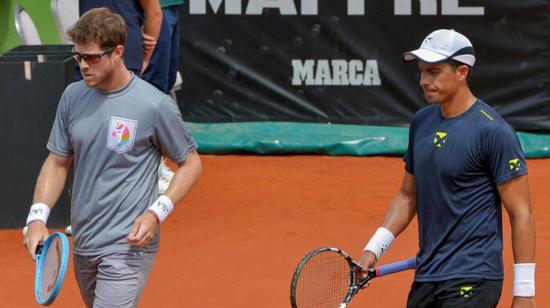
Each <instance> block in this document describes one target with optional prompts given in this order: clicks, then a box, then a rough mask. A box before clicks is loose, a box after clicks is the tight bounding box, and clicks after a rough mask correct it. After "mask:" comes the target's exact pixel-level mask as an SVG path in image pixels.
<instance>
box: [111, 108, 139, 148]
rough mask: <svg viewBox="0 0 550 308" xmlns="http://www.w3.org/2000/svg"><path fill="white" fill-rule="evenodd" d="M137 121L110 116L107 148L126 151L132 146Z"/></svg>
mask: <svg viewBox="0 0 550 308" xmlns="http://www.w3.org/2000/svg"><path fill="white" fill-rule="evenodd" d="M137 125H138V121H136V120H130V119H125V118H119V117H114V116H111V120H110V122H109V135H108V136H107V148H108V149H111V150H113V151H115V152H118V153H126V152H128V151H131V150H132V148H133V147H134V140H135V138H136V131H137Z"/></svg>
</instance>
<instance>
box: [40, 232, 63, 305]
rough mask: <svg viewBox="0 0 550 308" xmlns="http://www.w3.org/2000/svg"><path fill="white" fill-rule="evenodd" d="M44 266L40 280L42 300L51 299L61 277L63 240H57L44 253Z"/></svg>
mask: <svg viewBox="0 0 550 308" xmlns="http://www.w3.org/2000/svg"><path fill="white" fill-rule="evenodd" d="M43 254H45V256H44V258H45V259H44V264H43V265H42V273H41V280H40V294H41V296H42V298H49V297H50V295H51V294H52V292H53V290H54V286H55V282H56V281H57V277H58V276H59V270H60V267H61V239H60V238H55V239H54V240H53V241H52V242H51V244H50V247H49V249H48V250H47V251H44V252H43Z"/></svg>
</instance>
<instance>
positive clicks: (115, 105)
mask: <svg viewBox="0 0 550 308" xmlns="http://www.w3.org/2000/svg"><path fill="white" fill-rule="evenodd" d="M69 35H70V36H71V39H72V40H73V41H74V42H75V47H74V52H73V54H74V57H75V59H76V61H77V62H78V64H79V66H80V71H81V73H82V76H83V78H84V79H83V80H82V81H79V82H75V83H73V84H71V85H69V86H68V87H67V89H66V90H65V92H64V93H63V95H62V97H61V100H60V102H59V106H58V110H57V114H56V118H55V121H54V124H53V128H52V131H51V134H50V138H49V140H48V144H47V148H48V150H49V151H50V154H49V156H48V157H47V158H46V161H45V162H44V164H43V166H42V169H41V171H40V174H39V176H38V180H37V183H36V189H35V193H34V198H33V203H34V204H33V205H32V206H31V210H30V213H29V216H28V218H27V226H28V232H27V234H26V236H25V239H24V243H25V246H26V247H27V249H28V251H29V253H30V255H31V256H32V257H33V258H34V257H35V255H34V254H35V250H36V246H37V244H38V242H39V241H41V240H45V239H46V237H47V235H48V230H47V228H46V222H47V219H48V215H49V212H50V209H51V208H52V207H53V206H54V205H55V203H56V201H57V199H58V198H59V196H60V194H61V192H62V190H63V187H64V186H65V180H66V178H67V172H68V169H69V167H70V164H71V163H72V162H73V160H74V172H75V176H74V183H73V195H72V200H71V225H72V229H73V230H72V231H73V235H74V249H73V252H74V258H73V260H74V266H75V275H76V279H77V282H78V285H79V288H80V292H81V295H82V298H83V300H84V302H85V304H86V305H87V306H88V307H136V306H137V304H138V301H139V298H140V296H141V294H142V292H143V288H144V286H145V282H146V280H147V278H148V275H149V272H150V270H151V268H152V266H153V263H154V260H155V256H156V252H157V250H158V248H159V236H160V232H159V231H160V227H159V226H160V223H161V222H162V221H164V220H165V219H166V217H167V216H168V214H170V212H171V211H172V210H173V208H174V204H176V203H177V202H178V201H180V200H181V199H182V198H183V197H184V196H185V195H186V194H187V193H188V192H189V191H190V189H191V187H192V186H193V184H194V183H195V182H196V180H197V178H198V177H199V174H200V172H201V163H200V159H199V155H198V154H197V152H196V147H197V145H196V143H195V142H194V140H193V138H192V137H191V135H190V133H189V132H188V131H187V130H186V128H185V127H184V124H183V120H182V118H181V114H180V112H179V110H178V108H177V106H176V105H175V104H174V103H173V102H172V101H171V99H170V97H169V96H167V95H165V94H164V93H162V92H160V91H159V90H157V89H156V88H155V87H154V86H152V85H150V84H149V83H147V82H145V81H143V80H141V79H140V78H138V77H137V76H135V75H134V74H133V73H131V72H130V71H128V70H127V68H126V67H125V65H124V61H123V54H124V42H125V39H126V26H125V23H124V20H123V19H122V17H121V16H120V15H118V14H114V13H113V12H111V11H110V10H109V9H106V8H99V9H93V10H90V11H88V12H87V13H85V14H84V15H82V17H81V18H80V19H79V20H78V22H77V23H76V24H75V25H74V26H73V28H72V29H71V30H69ZM161 155H166V156H167V157H169V158H170V159H172V160H173V161H174V162H175V163H176V164H177V166H178V168H177V170H176V172H175V175H174V178H173V180H172V182H171V184H170V186H169V188H168V190H167V191H166V194H165V195H161V196H158V187H157V186H158V185H157V169H158V166H159V162H160V156H161Z"/></svg>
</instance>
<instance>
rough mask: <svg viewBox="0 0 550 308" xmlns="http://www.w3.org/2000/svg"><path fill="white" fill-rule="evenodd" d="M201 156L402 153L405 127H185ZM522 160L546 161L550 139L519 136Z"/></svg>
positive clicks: (282, 124)
mask: <svg viewBox="0 0 550 308" xmlns="http://www.w3.org/2000/svg"><path fill="white" fill-rule="evenodd" d="M186 125H187V127H188V128H189V130H190V131H191V132H192V134H193V136H194V138H195V140H196V141H197V143H198V144H199V151H200V152H201V153H209V154H230V153H251V154H326V155H353V156H365V155H402V154H403V152H404V151H405V149H406V148H407V140H408V128H406V127H385V126H365V125H345V124H314V123H294V122H243V123H190V122H188V123H186ZM519 138H520V140H521V144H522V146H523V150H524V151H525V154H526V155H527V157H530V158H536V157H550V135H549V134H533V133H525V132H520V133H519Z"/></svg>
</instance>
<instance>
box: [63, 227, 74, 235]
mask: <svg viewBox="0 0 550 308" xmlns="http://www.w3.org/2000/svg"><path fill="white" fill-rule="evenodd" d="M65 234H66V235H68V236H71V235H73V227H71V225H68V226H67V228H65Z"/></svg>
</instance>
